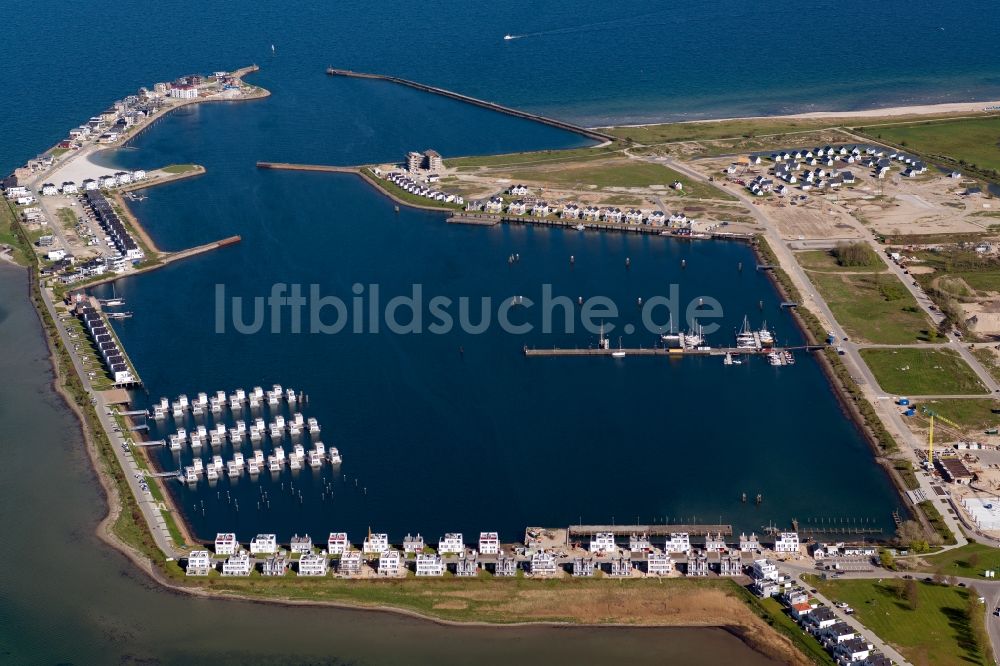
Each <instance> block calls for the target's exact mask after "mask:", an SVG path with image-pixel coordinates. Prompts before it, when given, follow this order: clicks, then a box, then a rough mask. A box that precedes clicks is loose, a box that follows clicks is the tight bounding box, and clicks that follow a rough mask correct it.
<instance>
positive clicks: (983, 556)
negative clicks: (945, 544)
mask: <svg viewBox="0 0 1000 666" xmlns="http://www.w3.org/2000/svg"><path fill="white" fill-rule="evenodd" d="M921 559H923V560H926V561H927V563H928V564H929V565H930V566H927V567H919V570H921V571H928V572H935V573H941V574H942V575H945V576H959V577H962V578H983V571H985V570H986V569H993V570H994V571H1000V549H998V548H991V547H990V546H985V545H983V544H981V543H976V542H974V541H973V542H969V543H967V544H966V545H964V546H962V547H960V548H955V549H954V550H946V551H945V552H943V553H940V554H938V555H924V556H922V557H921Z"/></svg>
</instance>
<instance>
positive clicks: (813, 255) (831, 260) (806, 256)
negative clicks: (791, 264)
mask: <svg viewBox="0 0 1000 666" xmlns="http://www.w3.org/2000/svg"><path fill="white" fill-rule="evenodd" d="M873 254H874V252H873ZM795 260H796V261H798V263H799V265H800V266H802V268H804V269H806V270H807V271H824V272H834V273H844V272H858V270H857V268H856V267H854V266H843V265H841V264H840V262H839V260H838V259H837V257H836V255H835V254H834V252H833V250H803V251H800V252H796V253H795ZM870 272H871V273H885V272H888V269H886V268H885V266H882V267H879V266H878V264H872V265H871V271H870Z"/></svg>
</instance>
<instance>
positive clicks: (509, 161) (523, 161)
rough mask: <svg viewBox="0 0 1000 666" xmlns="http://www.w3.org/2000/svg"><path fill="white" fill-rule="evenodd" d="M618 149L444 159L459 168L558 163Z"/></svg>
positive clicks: (597, 156)
mask: <svg viewBox="0 0 1000 666" xmlns="http://www.w3.org/2000/svg"><path fill="white" fill-rule="evenodd" d="M616 150H618V149H617V148H616V147H615V146H606V147H604V148H575V149H570V150H538V151H531V152H526V153H504V154H502V155H476V156H472V157H453V158H450V159H447V160H445V161H444V164H445V166H447V167H454V168H458V169H470V168H474V167H505V166H531V165H535V164H558V163H560V162H585V161H587V160H593V159H601V158H605V157H609V156H611V155H613V154H614V153H615V151H616Z"/></svg>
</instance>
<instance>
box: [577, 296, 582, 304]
mask: <svg viewBox="0 0 1000 666" xmlns="http://www.w3.org/2000/svg"><path fill="white" fill-rule="evenodd" d="M576 304H577V305H583V296H577V297H576Z"/></svg>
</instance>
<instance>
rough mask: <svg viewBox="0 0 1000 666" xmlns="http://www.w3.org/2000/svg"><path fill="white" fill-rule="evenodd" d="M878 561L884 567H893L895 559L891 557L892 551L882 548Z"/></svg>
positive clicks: (894, 566)
mask: <svg viewBox="0 0 1000 666" xmlns="http://www.w3.org/2000/svg"><path fill="white" fill-rule="evenodd" d="M878 559H879V563H880V564H881V565H882V566H883V567H884V568H886V569H890V570H891V569H895V568H896V560H895V558H893V556H892V553H891V552H890V551H889V550H883V551H882V552H881V553H879V556H878Z"/></svg>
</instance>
